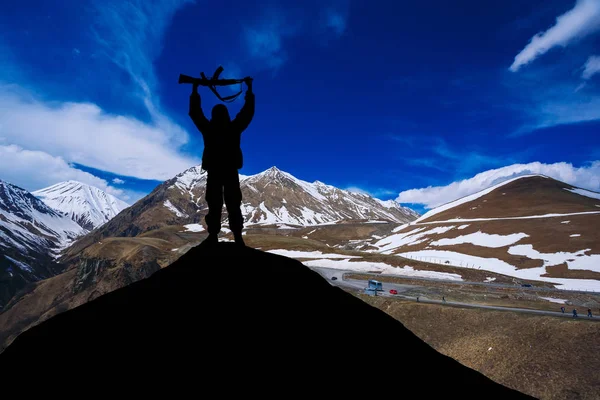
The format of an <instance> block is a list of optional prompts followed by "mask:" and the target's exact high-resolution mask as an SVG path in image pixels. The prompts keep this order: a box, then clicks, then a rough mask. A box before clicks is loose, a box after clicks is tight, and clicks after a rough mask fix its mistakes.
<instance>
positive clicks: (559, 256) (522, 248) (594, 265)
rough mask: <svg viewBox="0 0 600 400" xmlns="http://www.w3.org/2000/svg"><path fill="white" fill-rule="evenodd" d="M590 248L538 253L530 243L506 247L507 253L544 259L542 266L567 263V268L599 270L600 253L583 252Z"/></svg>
mask: <svg viewBox="0 0 600 400" xmlns="http://www.w3.org/2000/svg"><path fill="white" fill-rule="evenodd" d="M588 251H590V249H584V250H579V251H576V252H575V253H569V252H562V251H561V252H557V253H540V252H539V251H537V250H535V249H534V248H533V246H532V245H530V244H521V245H517V246H512V247H511V248H509V249H508V253H509V254H513V255H517V256H525V257H527V258H531V259H534V260H542V261H544V267H551V266H553V265H560V264H563V263H567V265H568V266H569V269H581V270H589V271H595V272H600V254H589V255H587V254H585V253H587V252H588Z"/></svg>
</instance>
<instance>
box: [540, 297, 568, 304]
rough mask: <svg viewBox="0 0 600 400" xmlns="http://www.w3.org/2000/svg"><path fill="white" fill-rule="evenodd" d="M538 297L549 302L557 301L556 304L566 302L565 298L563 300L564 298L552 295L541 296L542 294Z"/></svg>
mask: <svg viewBox="0 0 600 400" xmlns="http://www.w3.org/2000/svg"><path fill="white" fill-rule="evenodd" d="M540 299H544V300H548V301H549V302H552V303H558V304H566V303H567V300H565V299H555V298H554V297H542V296H540Z"/></svg>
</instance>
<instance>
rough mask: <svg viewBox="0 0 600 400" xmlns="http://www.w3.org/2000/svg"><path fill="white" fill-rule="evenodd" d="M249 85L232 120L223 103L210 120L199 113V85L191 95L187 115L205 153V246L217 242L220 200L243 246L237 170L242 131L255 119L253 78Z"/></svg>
mask: <svg viewBox="0 0 600 400" xmlns="http://www.w3.org/2000/svg"><path fill="white" fill-rule="evenodd" d="M244 81H245V82H246V85H247V86H248V90H247V91H246V96H245V103H244V106H243V107H242V109H241V110H240V112H239V113H238V115H237V116H236V117H235V119H234V120H233V121H232V120H231V118H230V116H229V111H228V110H227V107H226V106H225V105H224V104H217V105H216V106H214V107H213V109H212V114H211V119H210V121H209V120H208V119H206V117H205V116H204V113H203V112H202V106H201V102H200V95H199V94H198V85H197V84H194V86H193V88H192V94H191V95H190V112H189V115H190V117H191V118H192V121H194V124H195V125H196V127H197V128H198V130H199V131H200V132H201V133H202V138H203V140H204V153H203V154H202V169H204V170H206V171H207V173H208V174H207V175H208V176H207V178H206V197H205V198H206V202H207V203H208V214H207V215H206V218H205V220H206V225H207V226H208V238H207V239H206V241H207V242H208V243H217V242H218V234H219V232H220V231H221V210H222V208H223V197H224V198H225V205H226V206H227V213H228V214H229V228H230V229H231V232H232V233H233V237H234V238H235V242H236V243H237V244H241V245H243V244H244V240H243V239H242V228H243V226H244V221H243V217H242V212H241V210H240V206H241V204H242V191H241V190H240V179H239V175H238V169H240V168H242V165H243V157H242V149H241V147H240V140H241V136H242V132H243V131H244V130H245V129H246V128H247V127H248V125H250V122H251V121H252V117H253V116H254V93H253V92H252V78H245V79H244Z"/></svg>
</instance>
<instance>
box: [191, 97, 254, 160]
mask: <svg viewBox="0 0 600 400" xmlns="http://www.w3.org/2000/svg"><path fill="white" fill-rule="evenodd" d="M222 107H224V106H222ZM213 111H214V110H213ZM189 115H190V117H191V118H192V121H194V124H195V125H196V127H197V128H198V130H199V131H200V132H201V133H202V138H203V139H204V152H203V153H202V169H204V170H206V171H209V170H210V169H211V168H217V169H229V168H235V169H240V168H242V166H243V164H244V160H243V156H242V149H241V147H240V140H241V136H242V132H244V130H245V129H246V128H247V127H248V125H250V122H251V121H252V117H254V93H253V92H250V91H247V92H246V96H245V103H244V106H243V107H242V109H241V110H240V112H239V113H238V114H237V116H236V117H235V119H234V120H233V121H230V120H229V114H228V113H227V118H226V120H224V119H223V118H219V119H217V118H215V117H214V115H213V117H212V118H211V120H210V121H209V120H208V119H207V118H206V117H205V116H204V113H203V112H202V106H201V101H200V95H199V94H198V93H197V92H193V93H192V95H191V96H190V111H189Z"/></svg>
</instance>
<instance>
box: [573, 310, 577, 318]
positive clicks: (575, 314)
mask: <svg viewBox="0 0 600 400" xmlns="http://www.w3.org/2000/svg"><path fill="white" fill-rule="evenodd" d="M573 318H577V310H576V309H573Z"/></svg>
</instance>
